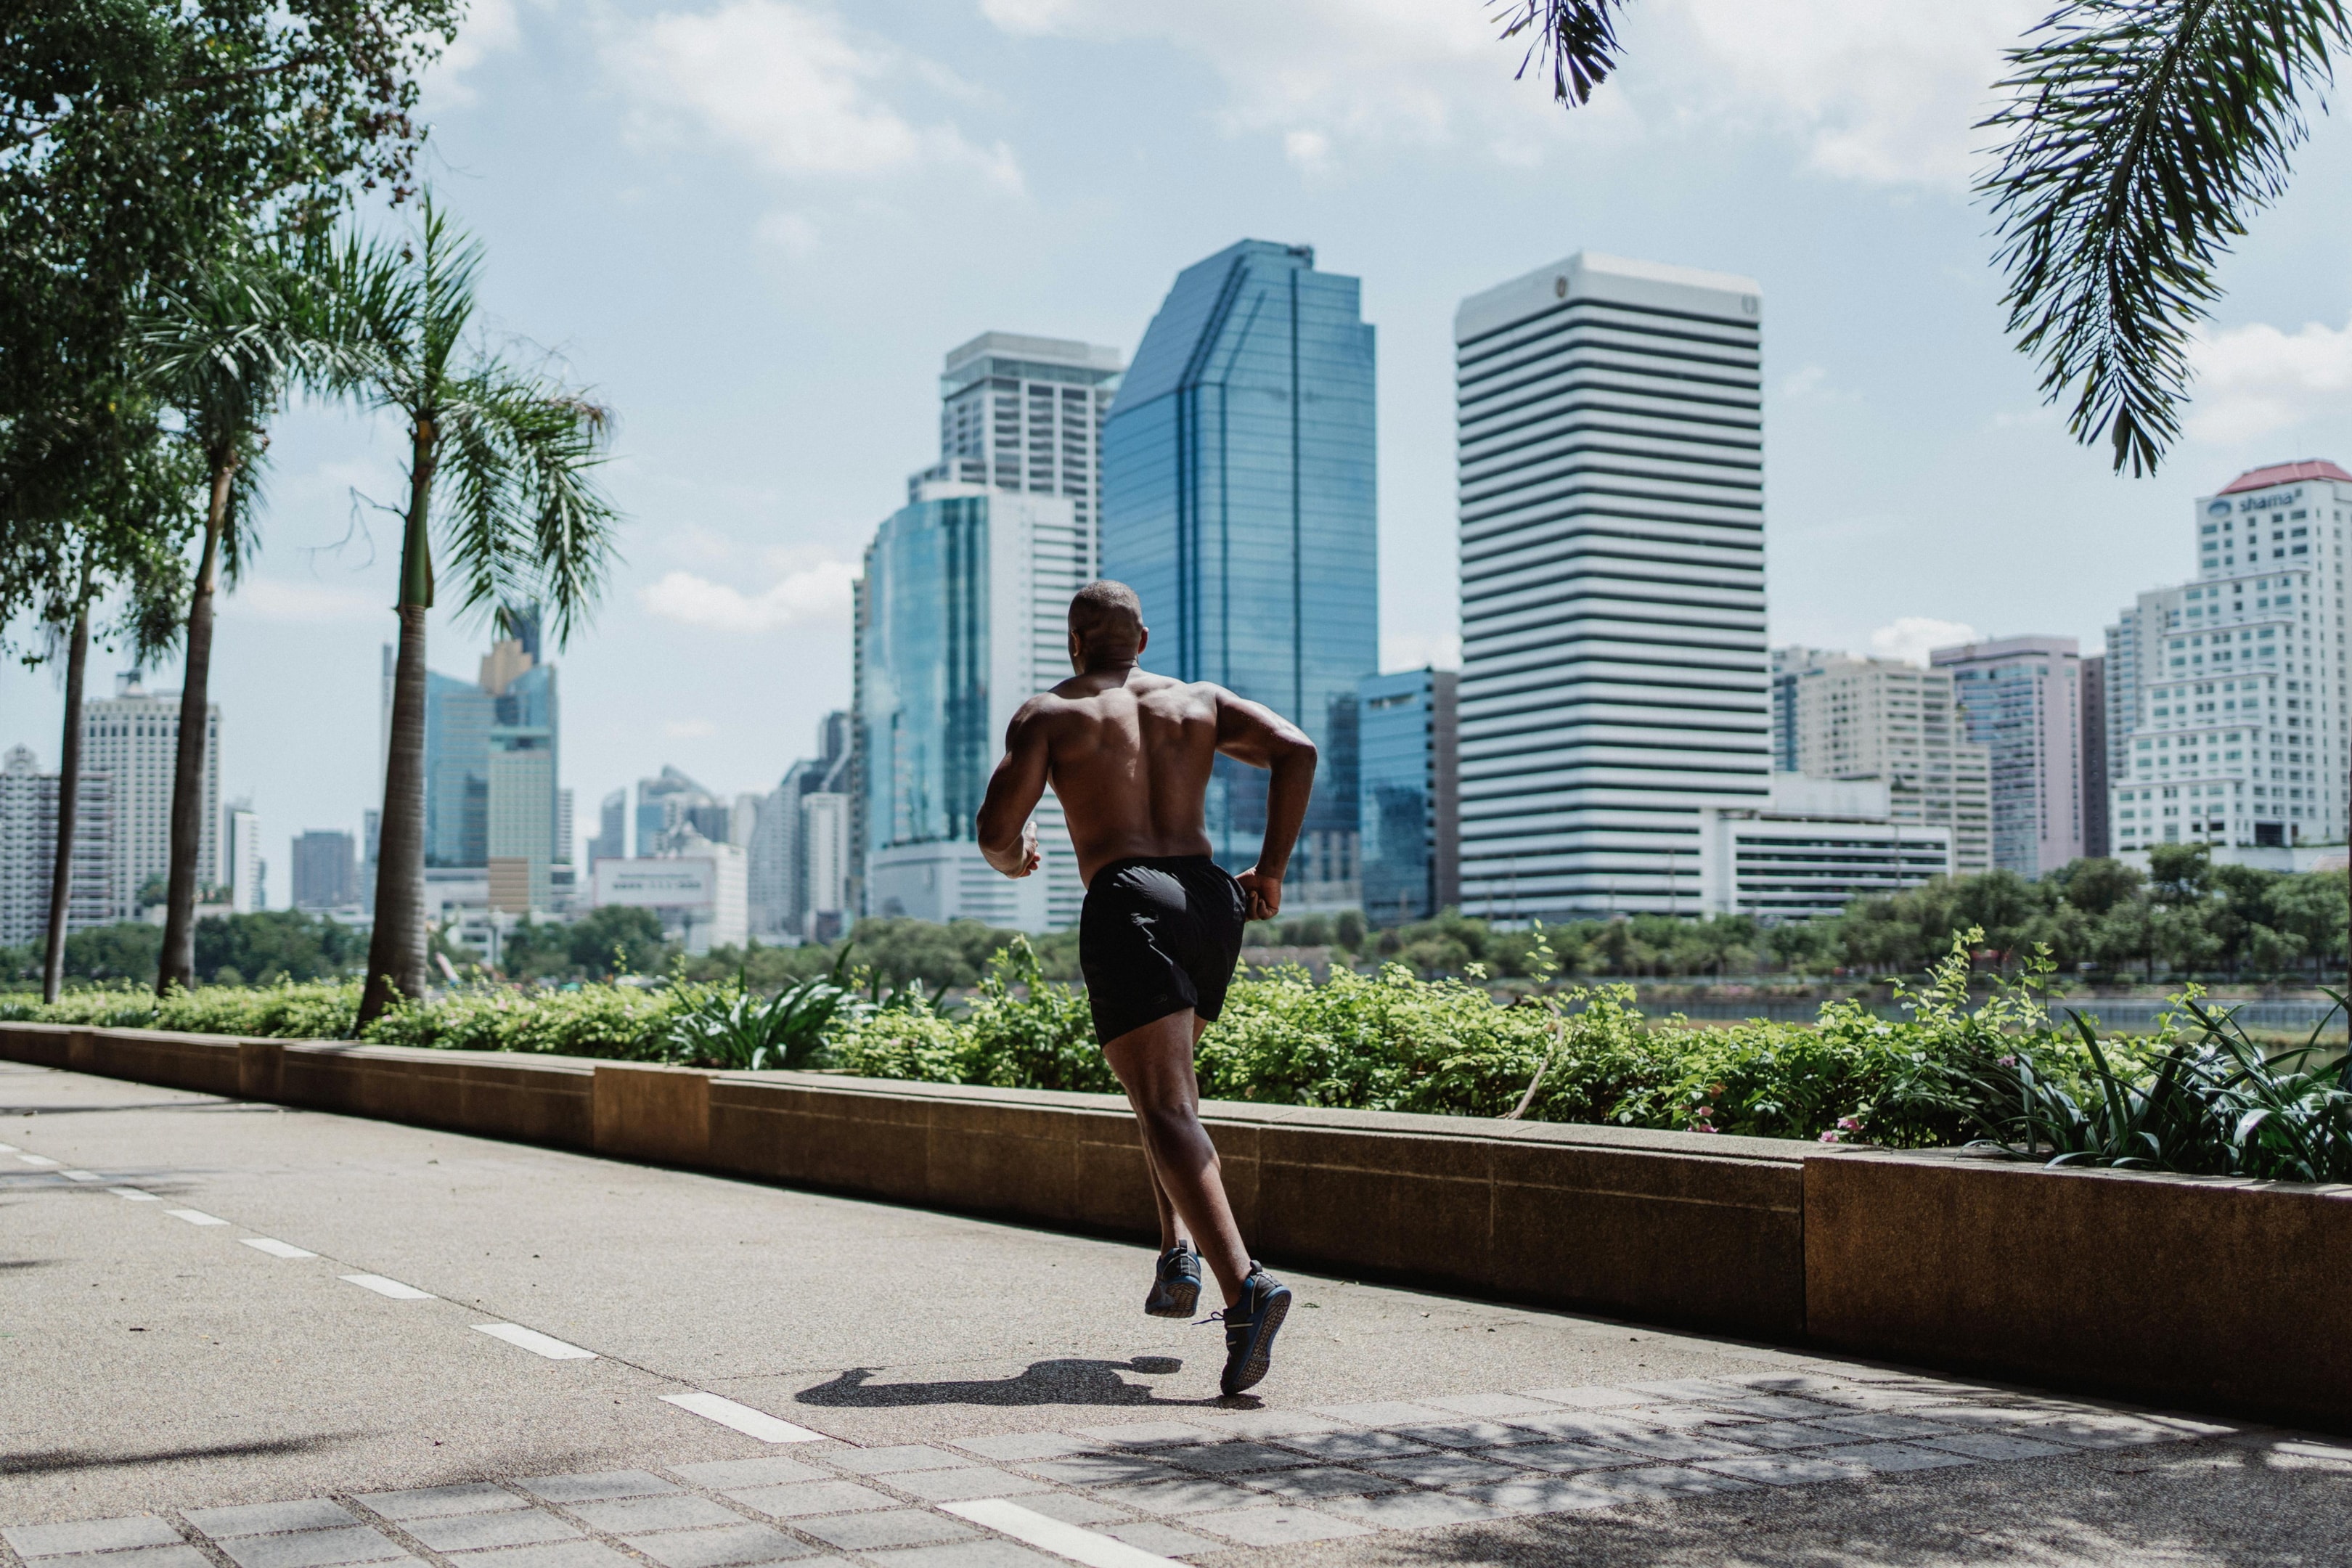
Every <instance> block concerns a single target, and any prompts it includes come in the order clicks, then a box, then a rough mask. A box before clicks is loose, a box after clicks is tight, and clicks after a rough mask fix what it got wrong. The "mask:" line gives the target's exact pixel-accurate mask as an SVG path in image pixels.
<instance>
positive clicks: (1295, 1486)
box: [1234, 1465, 1402, 1502]
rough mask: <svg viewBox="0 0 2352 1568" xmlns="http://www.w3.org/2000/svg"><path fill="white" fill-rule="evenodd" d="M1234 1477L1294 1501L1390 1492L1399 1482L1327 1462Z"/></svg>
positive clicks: (1243, 1483) (1274, 1495) (1266, 1491)
mask: <svg viewBox="0 0 2352 1568" xmlns="http://www.w3.org/2000/svg"><path fill="white" fill-rule="evenodd" d="M1234 1479H1236V1480H1238V1481H1240V1482H1241V1484H1242V1485H1244V1486H1245V1487H1247V1488H1249V1489H1251V1490H1252V1491H1260V1492H1265V1493H1266V1494H1268V1495H1269V1496H1272V1497H1278V1498H1289V1499H1292V1500H1295V1501H1298V1502H1308V1501H1312V1500H1314V1499H1316V1498H1323V1497H1369V1496H1370V1495H1371V1494H1372V1493H1374V1492H1392V1491H1394V1490H1396V1489H1397V1488H1398V1487H1399V1486H1400V1485H1402V1483H1401V1482H1399V1481H1395V1480H1392V1479H1390V1478H1389V1477H1387V1476H1376V1475H1372V1474H1370V1472H1368V1471H1365V1470H1343V1469H1340V1468H1338V1467H1336V1466H1330V1465H1314V1466H1310V1467H1308V1468H1306V1469H1303V1470H1276V1471H1274V1472H1273V1473H1272V1474H1270V1475H1263V1476H1237V1477H1235V1478H1234Z"/></svg>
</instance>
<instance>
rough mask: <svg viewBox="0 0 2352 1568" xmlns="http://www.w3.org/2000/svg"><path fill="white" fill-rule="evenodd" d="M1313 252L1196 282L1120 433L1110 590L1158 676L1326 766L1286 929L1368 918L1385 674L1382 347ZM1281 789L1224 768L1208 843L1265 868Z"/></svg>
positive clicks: (1244, 263)
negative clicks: (1115, 584) (1367, 854)
mask: <svg viewBox="0 0 2352 1568" xmlns="http://www.w3.org/2000/svg"><path fill="white" fill-rule="evenodd" d="M1373 350H1374V344H1373V331H1372V328H1371V327H1370V326H1369V325H1367V324H1366V323H1365V322H1364V321H1363V319H1362V313H1361V310H1360V284H1359V282H1358V280H1357V279H1353V278H1346V277H1341V276H1339V275H1337V274H1334V273H1328V272H1320V271H1318V270H1317V269H1316V268H1315V253H1314V251H1313V249H1312V248H1311V247H1307V246H1292V245H1276V244H1270V243H1267V242H1265V241H1262V240H1244V241H1243V242H1242V243H1240V244H1238V245H1234V246H1233V247H1229V248H1227V249H1225V250H1223V251H1220V252H1219V253H1218V254H1216V255H1215V256H1213V257H1210V258H1208V259H1206V260H1204V261H1202V262H1199V263H1196V264H1195V265H1193V266H1192V267H1189V268H1185V269H1184V271H1183V272H1181V274H1179V275H1178V277H1177V279H1176V284H1175V287H1174V288H1173V289H1171V290H1170V291H1169V294H1168V297H1167V300H1165V301H1164V302H1163V303H1162V304H1161V306H1160V311H1159V313H1158V314H1157V315H1155V316H1154V317H1153V318H1152V320H1151V324H1150V327H1149V328H1148V329H1147V330H1146V331H1145V332H1144V336H1143V342H1142V344H1141V345H1140V346H1139V348H1138V349H1137V350H1136V353H1135V362H1134V363H1133V365H1132V366H1131V367H1130V368H1129V371H1128V373H1127V375H1126V378H1125V380H1124V381H1123V382H1122V383H1121V384H1120V386H1119V390H1118V399H1117V400H1116V401H1115V402H1114V403H1113V405H1111V412H1110V418H1109V420H1108V423H1107V424H1106V425H1105V426H1104V429H1103V458H1102V461H1103V521H1102V571H1103V574H1104V575H1106V576H1109V577H1115V578H1117V579H1118V580H1119V581H1121V582H1123V583H1126V584H1129V586H1131V587H1133V588H1134V589H1135V591H1136V593H1137V594H1138V595H1140V597H1141V598H1142V601H1143V618H1144V621H1145V623H1146V624H1147V625H1149V626H1150V628H1151V646H1150V648H1148V649H1147V650H1146V651H1145V653H1144V657H1143V664H1144V667H1145V668H1149V669H1151V670H1154V671H1157V672H1159V673H1160V674H1164V675H1172V676H1175V677H1177V678H1178V679H1185V680H1213V681H1215V682H1217V683H1218V684H1219V685H1222V686H1224V687H1226V688H1228V689H1232V690H1234V691H1235V692H1238V693H1239V694H1240V695H1242V696H1244V697H1246V698H1249V699H1252V700H1255V701H1259V702H1264V703H1265V704H1266V705H1267V706H1269V707H1271V708H1273V709H1275V710H1276V711H1277V712H1280V713H1281V714H1283V715H1284V716H1285V717H1286V718H1288V719H1290V720H1292V721H1294V722H1296V723H1297V725H1298V726H1299V727H1300V728H1301V729H1303V730H1305V731H1307V734H1308V735H1309V736H1310V737H1311V738H1312V739H1313V740H1314V742H1315V743H1316V746H1317V748H1318V751H1319V752H1320V753H1321V763H1320V765H1319V767H1318V770H1317V774H1316V781H1315V793H1314V796H1313V799H1312V800H1311V802H1310V803H1309V805H1308V808H1307V822H1306V825H1305V828H1304V830H1303V831H1302V833H1301V835H1300V837H1299V843H1298V847H1297V852H1296V854H1295V855H1294V857H1293V858H1292V860H1291V864H1290V873H1289V881H1288V882H1287V884H1286V888H1285V891H1284V907H1285V908H1286V909H1297V910H1312V909H1339V908H1346V907H1353V906H1355V905H1357V904H1358V903H1359V902H1360V898H1361V879H1360V876H1359V874H1358V868H1357V865H1356V860H1357V853H1358V834H1359V821H1358V808H1357V794H1356V773H1357V757H1356V736H1355V715H1356V700H1355V694H1356V682H1357V681H1358V680H1360V679H1362V678H1363V677H1365V676H1367V675H1370V674H1372V673H1373V672H1374V671H1375V670H1376V669H1377V668H1379V646H1378V644H1379V635H1378V634H1379V544H1380V542H1379V537H1378V526H1377V524H1378V506H1377V503H1378V480H1377V463H1376V460H1375V454H1374V442H1373V436H1374V418H1373V373H1374V352H1373ZM1265 787H1266V774H1265V773H1264V772H1263V771H1262V770H1259V769H1255V768H1250V767H1245V766H1243V765H1242V764H1240V763H1234V762H1233V761H1231V760H1230V759H1227V758H1222V757H1221V758H1219V759H1218V760H1217V763H1216V771H1215V773H1214V775H1213V779H1212V782H1211V784H1210V788H1209V797H1208V805H1207V826H1208V833H1209V841H1210V844H1211V846H1212V848H1213V853H1214V854H1215V856H1216V858H1217V860H1218V861H1219V863H1220V864H1222V865H1223V866H1224V867H1225V868H1227V869H1229V870H1234V871H1240V870H1243V869H1246V868H1248V867H1250V866H1252V865H1254V864H1255V862H1256V859H1257V855H1258V849H1259V846H1260V844H1261V842H1262V839H1263V837H1264V834H1265Z"/></svg>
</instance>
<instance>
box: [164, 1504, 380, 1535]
mask: <svg viewBox="0 0 2352 1568" xmlns="http://www.w3.org/2000/svg"><path fill="white" fill-rule="evenodd" d="M182 1517H184V1519H186V1520H187V1521H188V1522H189V1523H190V1524H193V1525H194V1526H195V1527H196V1528H197V1529H198V1530H201V1531H204V1532H205V1534H206V1535H209V1536H211V1537H212V1538H213V1539H214V1540H215V1541H221V1540H226V1539H227V1538H228V1537H231V1536H236V1535H275V1534H278V1532H280V1531H288V1530H339V1529H343V1528H347V1527H349V1526H351V1525H354V1524H357V1523H358V1522H359V1520H358V1518H357V1517H356V1516H355V1515H354V1514H353V1513H352V1510H350V1509H347V1508H345V1507H344V1506H343V1505H342V1504H341V1503H339V1502H335V1501H332V1500H330V1499H327V1498H322V1497H314V1498H302V1499H299V1500H296V1501H294V1502H257V1503H247V1504H245V1505H244V1506H243V1507H239V1508H192V1509H190V1510H187V1512H186V1513H185V1514H184V1515H183V1516H182Z"/></svg>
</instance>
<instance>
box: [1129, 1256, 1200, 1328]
mask: <svg viewBox="0 0 2352 1568" xmlns="http://www.w3.org/2000/svg"><path fill="white" fill-rule="evenodd" d="M1200 1304H1201V1255H1200V1254H1199V1253H1197V1252H1194V1251H1193V1250H1192V1243H1191V1242H1189V1241H1180V1242H1178V1243H1177V1244H1176V1245H1175V1246H1173V1247H1170V1248H1169V1249H1168V1250H1167V1251H1165V1252H1163V1253H1161V1254H1160V1272H1159V1274H1158V1276H1157V1277H1156V1278H1154V1279H1152V1281H1151V1294H1150V1295H1149V1296H1146V1297H1145V1298H1144V1299H1143V1310H1144V1311H1146V1312H1147V1313H1149V1314H1150V1315H1151V1316H1152V1317H1155V1318H1189V1317H1191V1316H1192V1309H1194V1308H1195V1307H1198V1306H1199V1305H1200Z"/></svg>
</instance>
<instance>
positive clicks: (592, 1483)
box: [515, 1470, 677, 1503]
mask: <svg viewBox="0 0 2352 1568" xmlns="http://www.w3.org/2000/svg"><path fill="white" fill-rule="evenodd" d="M515 1485H517V1486H519V1487H520V1488H522V1489H523V1490H525V1491H527V1492H530V1493H531V1494H532V1495H533V1496H536V1497H543V1498H545V1499H546V1500H548V1501H550V1502H553V1503H575V1502H604V1501H605V1500H609V1499H612V1498H625V1497H659V1496H661V1495H662V1494H663V1493H664V1492H674V1491H676V1490H677V1487H675V1486H672V1485H671V1484H670V1483H669V1482H667V1481H666V1480H664V1479H661V1478H660V1477H659V1476H655V1475H648V1474H646V1472H645V1471H643V1470H600V1471H597V1472H596V1473H595V1474H593V1475H580V1476H530V1477H526V1478H525V1479H521V1480H519V1481H517V1482H515Z"/></svg>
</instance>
